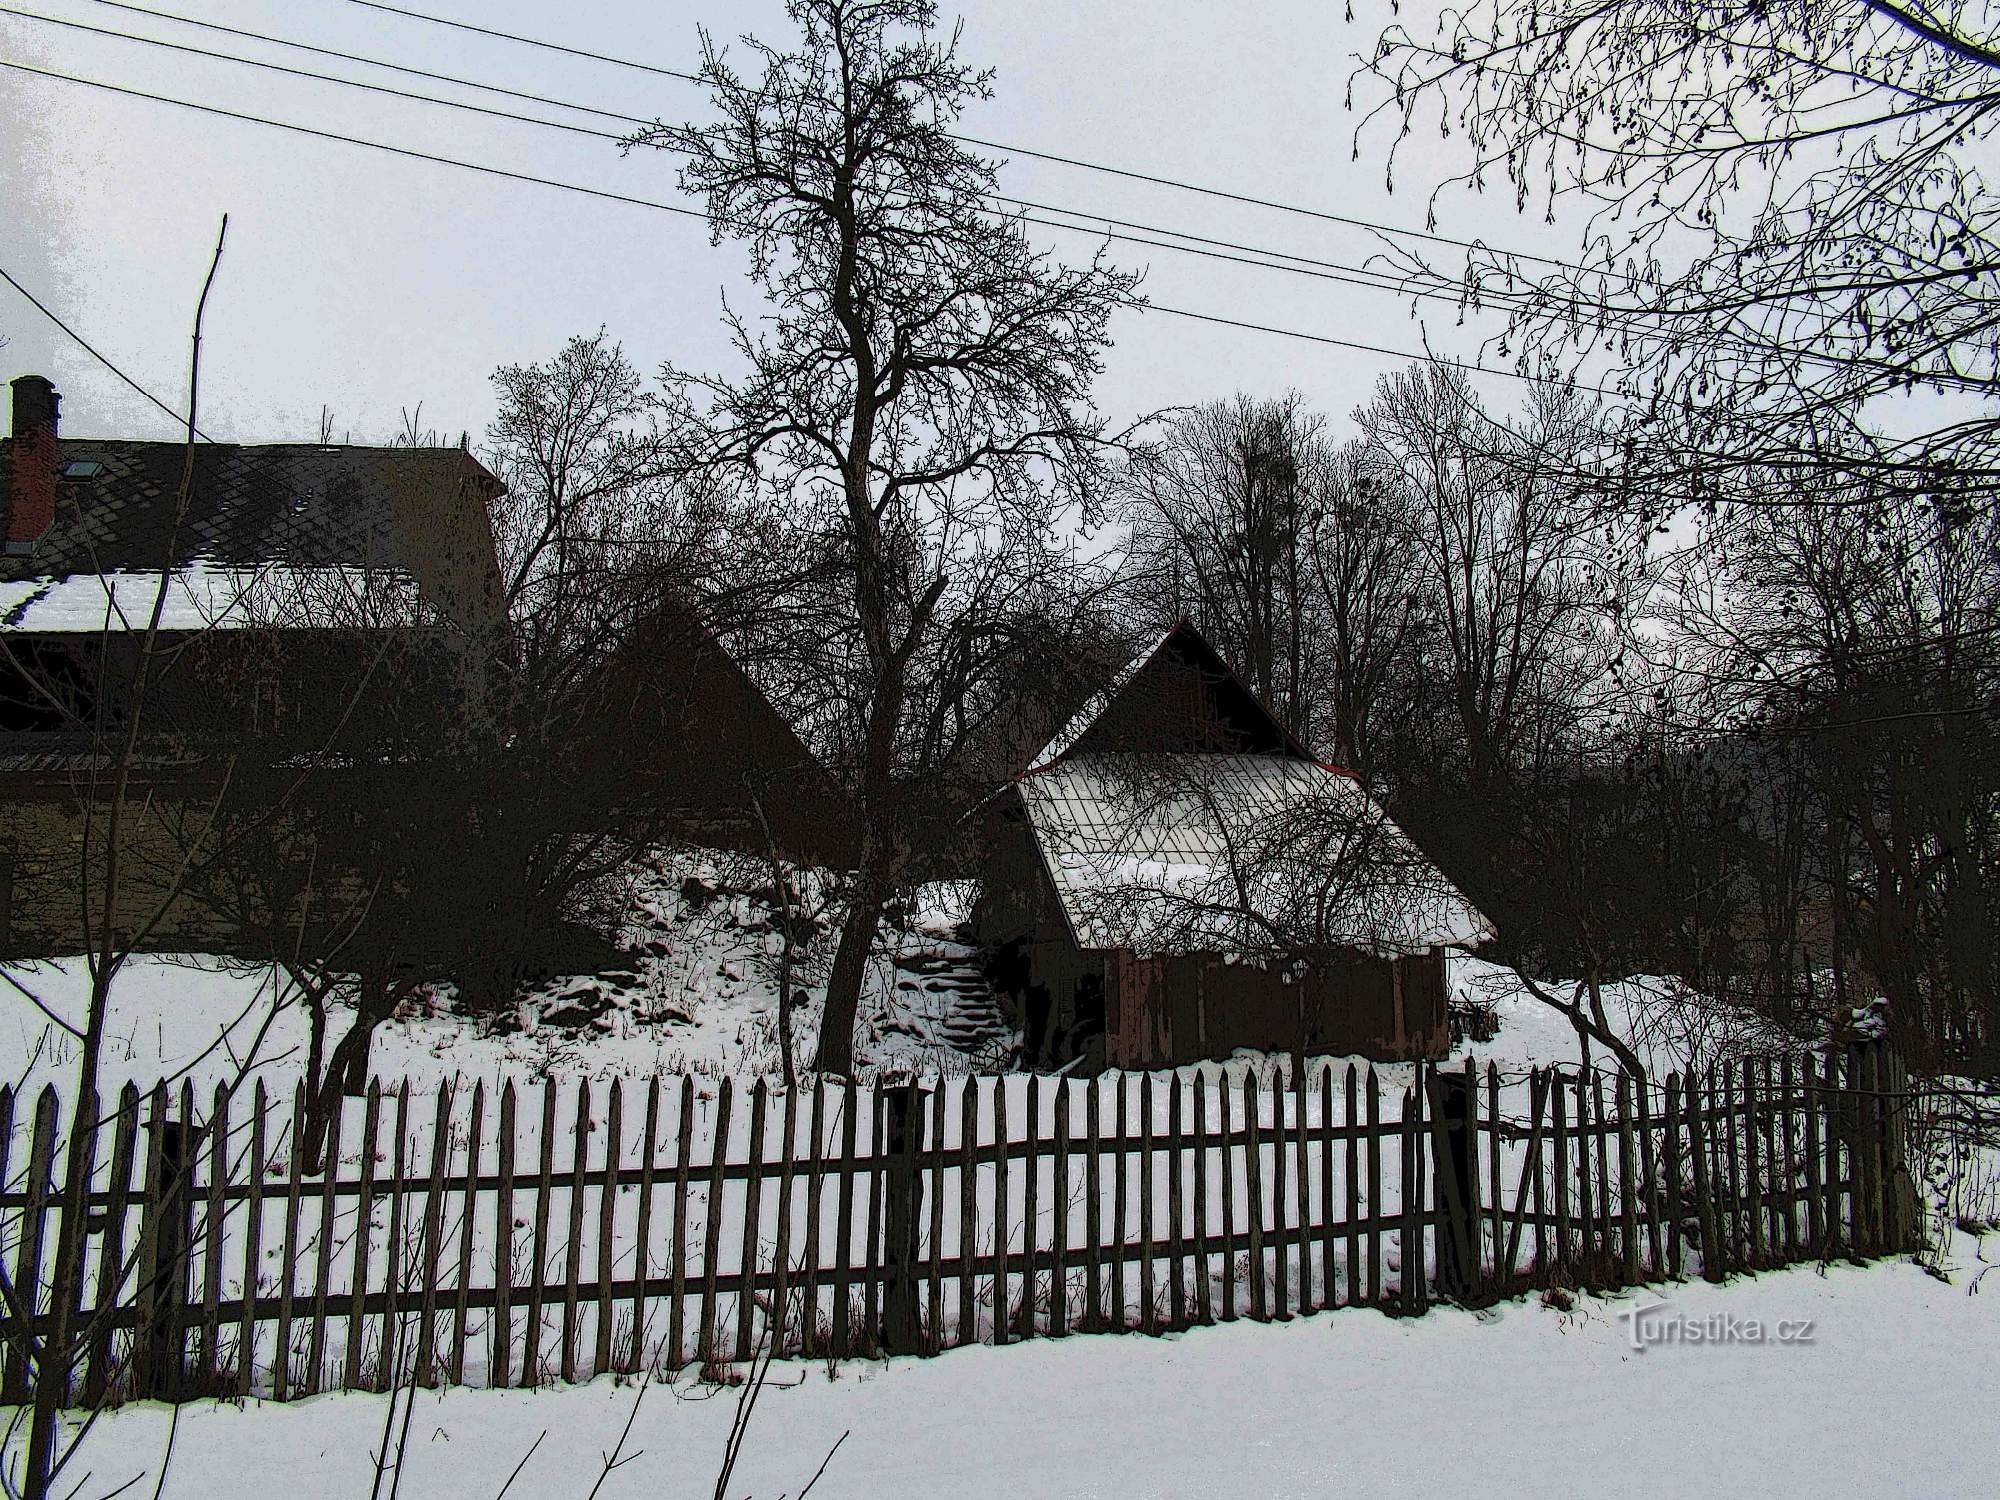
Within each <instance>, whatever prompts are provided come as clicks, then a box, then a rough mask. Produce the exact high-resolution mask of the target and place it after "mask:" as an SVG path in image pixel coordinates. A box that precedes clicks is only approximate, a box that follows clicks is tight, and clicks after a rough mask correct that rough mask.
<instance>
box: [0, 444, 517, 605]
mask: <svg viewBox="0 0 2000 1500" xmlns="http://www.w3.org/2000/svg"><path fill="white" fill-rule="evenodd" d="M56 451H57V461H58V467H57V480H56V505H55V523H54V525H53V526H51V527H50V528H49V530H48V532H47V533H46V534H45V535H44V536H42V537H41V538H40V539H39V540H37V541H36V542H35V544H34V547H33V550H32V551H31V552H28V553H26V554H16V555H8V556H5V557H0V618H4V619H8V628H11V629H15V630H47V631H64V630H102V629H104V628H106V622H107V619H108V620H109V623H110V628H112V629H126V628H137V627H140V626H143V625H144V624H145V622H146V619H147V617H148V616H149V615H150V613H151V609H152V602H153V594H154V592H155V590H156V588H157V586H158V582H159V577H160V570H161V569H162V567H165V568H166V569H168V570H169V571H170V572H171V574H172V575H173V578H172V582H171V585H170V588H169V599H168V606H167V607H168V615H167V619H166V623H167V624H168V628H171V629H193V628H202V627H204V626H207V625H211V624H217V623H220V624H223V625H229V624H237V625H242V624H253V623H256V624H262V623H268V621H267V620H266V619H265V618H262V617H260V615H259V611H258V610H253V609H252V608H250V606H251V605H253V604H255V605H257V606H258V607H259V609H261V610H262V612H263V613H264V614H266V615H268V613H269V611H270V609H271V608H273V607H275V602H276V601H284V607H285V608H286V609H287V610H288V611H289V612H290V613H291V614H292V615H293V616H294V618H293V619H292V620H290V621H289V622H287V623H294V624H311V623H326V622H325V621H324V620H319V621H315V620H311V619H306V618H298V615H299V610H298V605H299V604H300V603H301V601H302V600H303V599H305V598H307V597H314V598H316V600H317V603H318V604H319V605H320V606H321V607H322V613H323V612H324V610H325V609H326V608H327V607H331V606H332V605H334V604H336V603H339V604H340V605H341V609H340V611H339V619H340V623H350V622H351V621H352V610H351V606H352V603H353V599H354V595H355V587H354V585H355V583H356V581H357V580H364V579H365V580H367V581H368V592H369V598H370V601H371V605H372V604H376V603H381V602H383V601H384V600H385V598H387V597H391V596H394V595H395V594H397V593H398V592H399V591H412V590H413V591H414V593H415V594H420V595H421V596H422V598H423V599H424V601H425V602H426V603H427V604H428V605H430V606H431V607H433V608H434V609H436V610H437V611H438V612H439V613H441V614H442V615H443V616H445V617H446V618H449V619H450V620H452V621H454V622H455V623H458V624H461V625H474V624H477V625H489V624H493V623H496V622H497V621H499V620H500V619H501V618H502V617H503V613H504V612H503V610H502V606H501V602H500V577H499V566H498V563H497V561H496V560H495V556H494V550H493V535H492V525H491V520H490V518H489V515H488V509H487V508H488V505H489V503H490V502H491V500H492V499H493V498H494V497H495V496H496V495H498V494H499V493H500V492H501V488H502V487H501V485H500V482H499V481H498V480H497V479H495V478H494V477H493V475H492V474H490V473H488V472H487V471H486V469H485V468H483V467H482V466H481V465H480V464H479V462H478V461H477V460H476V459H474V458H473V457H472V455H471V454H469V453H466V452H464V451H463V450H461V449H458V448H365V447H348V446H345V445H331V444H312V443H273V444H260V445H243V444H235V443H204V444H198V445H196V447H195V449H194V454H193V474H192V482H191V484H190V487H189V490H188V497H187V506H186V509H185V512H184V513H183V514H180V515H179V516H178V517H177V515H176V511H177V501H178V498H179V493H180V486H181V482H182V476H183V474H184V473H185V472H186V470H187V465H188V457H189V455H188V449H187V446H186V445H185V444H182V443H147V442H137V441H131V440H127V439H117V438H63V439H60V440H59V441H58V442H57V444H56ZM7 471H8V466H7V465H5V464H0V514H3V513H4V508H5V502H6V488H7V485H8V483H9V480H8V477H7ZM107 578H108V579H109V580H110V582H109V583H108V584H107V583H106V582H104V581H103V580H104V579H107ZM385 584H386V585H388V586H389V587H388V589H387V592H386V593H385V589H384V585H385ZM405 602H407V600H406V601H405ZM8 617H12V618H8ZM369 622H370V623H377V621H375V620H374V619H372V618H371V619H370V620H369Z"/></svg>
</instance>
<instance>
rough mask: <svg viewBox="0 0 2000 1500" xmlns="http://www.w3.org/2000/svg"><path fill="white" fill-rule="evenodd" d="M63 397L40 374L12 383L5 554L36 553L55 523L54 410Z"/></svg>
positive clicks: (21, 377)
mask: <svg viewBox="0 0 2000 1500" xmlns="http://www.w3.org/2000/svg"><path fill="white" fill-rule="evenodd" d="M61 402H62V398H61V397H60V396H58V395H57V394H56V388H55V387H54V386H52V385H50V384H49V382H48V381H47V380H45V379H43V378H42V377H41V376H40V375H23V376H20V377H19V378H18V379H16V380H15V381H14V429H13V432H14V435H13V440H12V441H11V442H9V443H8V444H7V551H8V552H9V553H10V554H13V555H16V556H20V555H23V554H26V553H30V552H33V551H34V550H35V543H37V542H39V541H40V540H41V539H42V537H43V536H44V535H45V534H46V533H47V532H48V529H49V528H50V527H51V526H53V525H54V524H55V520H56V408H57V407H58V406H59V405H60V404H61Z"/></svg>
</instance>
